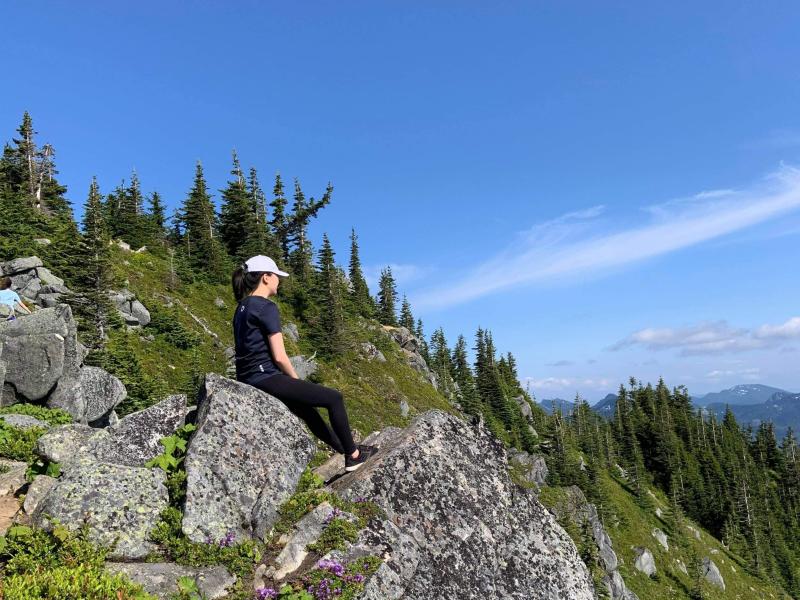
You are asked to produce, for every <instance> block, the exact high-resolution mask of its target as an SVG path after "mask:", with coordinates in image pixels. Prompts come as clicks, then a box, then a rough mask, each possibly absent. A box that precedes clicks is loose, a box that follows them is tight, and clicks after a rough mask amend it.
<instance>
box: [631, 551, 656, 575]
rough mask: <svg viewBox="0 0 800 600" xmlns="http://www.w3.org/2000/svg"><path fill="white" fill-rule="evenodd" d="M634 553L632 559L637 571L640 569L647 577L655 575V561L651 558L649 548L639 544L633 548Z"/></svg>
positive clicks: (651, 554)
mask: <svg viewBox="0 0 800 600" xmlns="http://www.w3.org/2000/svg"><path fill="white" fill-rule="evenodd" d="M634 555H635V557H636V558H635V559H634V561H633V566H634V567H636V568H637V569H638V570H639V571H641V572H642V573H644V574H645V575H647V576H648V577H650V576H652V575H655V573H656V561H655V559H654V558H653V553H652V552H650V550H648V549H647V548H644V547H642V546H640V547H638V548H635V549H634Z"/></svg>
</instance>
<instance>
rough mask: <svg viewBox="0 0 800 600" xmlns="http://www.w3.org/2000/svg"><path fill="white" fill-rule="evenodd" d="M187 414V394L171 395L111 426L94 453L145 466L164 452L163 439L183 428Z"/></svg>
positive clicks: (107, 459)
mask: <svg viewBox="0 0 800 600" xmlns="http://www.w3.org/2000/svg"><path fill="white" fill-rule="evenodd" d="M185 417H186V396H184V395H181V394H178V395H175V396H169V397H168V398H166V399H164V400H162V401H161V402H159V403H158V404H154V405H153V406H151V407H149V408H146V409H144V410H140V411H139V412H135V413H132V414H130V415H128V416H126V417H123V418H122V419H120V420H119V422H118V423H117V424H116V425H113V426H111V427H109V428H108V429H107V430H106V431H107V433H108V435H107V436H104V437H103V438H102V439H99V440H97V441H96V443H94V444H93V445H92V448H91V453H92V455H93V456H94V457H95V458H96V459H97V460H98V461H100V462H111V463H115V464H118V465H128V466H131V467H141V466H144V464H145V463H146V462H147V461H149V460H151V459H152V458H155V457H156V456H158V455H159V454H161V453H162V452H163V451H164V447H163V446H162V445H161V444H160V443H159V441H160V440H161V438H163V437H166V436H168V435H172V434H173V433H174V432H175V430H176V429H178V428H179V427H181V426H182V425H183V424H184V419H185Z"/></svg>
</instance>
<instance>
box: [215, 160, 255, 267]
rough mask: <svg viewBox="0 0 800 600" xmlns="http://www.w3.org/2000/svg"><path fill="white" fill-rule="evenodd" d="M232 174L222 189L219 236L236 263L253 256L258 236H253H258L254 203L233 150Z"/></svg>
mask: <svg viewBox="0 0 800 600" xmlns="http://www.w3.org/2000/svg"><path fill="white" fill-rule="evenodd" d="M231 175H233V178H232V179H231V180H230V181H229V182H228V186H227V187H226V188H225V189H224V190H222V207H221V209H220V217H219V238H220V240H221V241H222V244H223V245H224V246H225V249H226V250H227V252H228V254H229V255H230V256H231V257H232V258H234V259H235V260H236V262H237V263H241V262H244V261H245V260H247V259H248V258H250V256H252V254H251V252H250V251H251V249H252V245H253V244H254V242H257V241H258V240H257V239H255V237H256V236H257V227H256V212H255V206H254V204H253V200H252V198H251V197H250V194H249V193H248V191H247V183H246V182H245V178H244V173H243V172H242V167H241V165H240V164H239V157H238V156H237V154H236V151H235V150H234V151H233V167H232V169H231ZM248 245H249V246H250V248H248Z"/></svg>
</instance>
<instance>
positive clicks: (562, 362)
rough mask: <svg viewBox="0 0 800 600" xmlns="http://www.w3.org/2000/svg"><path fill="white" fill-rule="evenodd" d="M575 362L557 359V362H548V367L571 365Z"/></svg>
mask: <svg viewBox="0 0 800 600" xmlns="http://www.w3.org/2000/svg"><path fill="white" fill-rule="evenodd" d="M574 364H575V363H574V362H572V361H571V360H557V361H556V362H551V363H547V364H546V365H545V366H547V367H571V366H572V365H574Z"/></svg>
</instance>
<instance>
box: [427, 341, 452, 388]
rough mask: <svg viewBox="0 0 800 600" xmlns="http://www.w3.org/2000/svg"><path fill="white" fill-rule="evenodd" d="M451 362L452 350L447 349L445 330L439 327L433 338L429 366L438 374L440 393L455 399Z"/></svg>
mask: <svg viewBox="0 0 800 600" xmlns="http://www.w3.org/2000/svg"><path fill="white" fill-rule="evenodd" d="M451 361H452V358H451V356H450V349H449V348H448V347H447V339H446V338H445V335H444V330H443V329H442V328H441V327H439V328H438V329H437V330H436V331H434V332H433V335H432V336H431V364H430V365H429V366H430V368H431V370H432V371H433V372H434V373H436V378H437V380H438V382H439V391H440V392H441V393H442V394H443V395H444V396H445V397H446V398H453V397H454V395H455V386H454V385H453V374H452V366H451V364H452V363H451Z"/></svg>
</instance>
